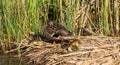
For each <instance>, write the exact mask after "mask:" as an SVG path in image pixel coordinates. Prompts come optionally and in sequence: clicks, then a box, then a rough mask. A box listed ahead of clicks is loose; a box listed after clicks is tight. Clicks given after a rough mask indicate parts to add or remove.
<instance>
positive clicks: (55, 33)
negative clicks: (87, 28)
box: [42, 21, 77, 49]
mask: <svg viewBox="0 0 120 65" xmlns="http://www.w3.org/2000/svg"><path fill="white" fill-rule="evenodd" d="M42 35H44V38H47V41H52V42H53V44H55V43H56V42H57V41H61V42H62V43H64V42H66V41H68V43H71V42H70V41H69V40H73V41H72V45H73V44H75V45H76V44H77V43H76V38H75V37H74V36H72V33H71V32H70V31H69V30H67V29H66V28H65V27H64V26H63V25H61V24H59V23H57V24H55V23H54V22H52V21H49V22H48V24H47V25H45V26H44V28H43V32H42ZM74 40H75V41H74ZM76 46H77V45H76ZM68 49H72V46H71V47H70V48H68Z"/></svg>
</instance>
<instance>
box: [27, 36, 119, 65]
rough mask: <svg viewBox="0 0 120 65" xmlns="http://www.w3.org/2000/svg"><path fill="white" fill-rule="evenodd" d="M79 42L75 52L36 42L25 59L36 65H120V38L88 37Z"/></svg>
mask: <svg viewBox="0 0 120 65" xmlns="http://www.w3.org/2000/svg"><path fill="white" fill-rule="evenodd" d="M79 41H80V44H79V47H78V48H79V49H78V50H77V51H73V52H68V51H67V50H66V49H62V48H61V45H60V44H56V45H53V44H50V43H46V42H43V41H35V42H32V43H30V46H29V47H28V48H32V50H30V52H29V53H28V54H27V55H26V56H25V57H27V58H28V63H34V64H36V65H120V38H117V37H95V36H91V37H90V36H89V37H88V36H86V37H80V39H79Z"/></svg>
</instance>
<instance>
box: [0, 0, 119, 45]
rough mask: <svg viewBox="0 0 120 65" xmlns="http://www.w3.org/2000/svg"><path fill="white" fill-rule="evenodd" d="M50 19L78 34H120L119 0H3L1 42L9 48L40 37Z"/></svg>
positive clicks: (0, 22)
mask: <svg viewBox="0 0 120 65" xmlns="http://www.w3.org/2000/svg"><path fill="white" fill-rule="evenodd" d="M49 19H52V20H53V21H54V22H56V23H57V22H60V23H61V24H63V25H64V26H65V27H66V28H67V29H68V30H70V31H71V32H72V33H73V34H74V35H76V36H80V35H82V34H83V33H84V31H82V30H81V28H87V29H89V30H90V31H93V32H94V33H96V34H102V35H117V34H119V30H120V1H119V0H86V1H85V0H0V41H1V45H2V44H6V47H9V46H10V45H11V43H15V42H20V41H21V40H22V39H24V38H27V37H29V32H31V31H32V32H35V33H36V34H39V33H40V31H41V29H42V27H43V26H44V25H45V24H46V23H47V21H48V20H49Z"/></svg>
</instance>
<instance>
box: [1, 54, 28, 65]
mask: <svg viewBox="0 0 120 65" xmlns="http://www.w3.org/2000/svg"><path fill="white" fill-rule="evenodd" d="M0 65H27V63H25V62H23V61H21V60H20V59H19V58H17V57H11V56H10V55H0Z"/></svg>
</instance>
